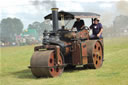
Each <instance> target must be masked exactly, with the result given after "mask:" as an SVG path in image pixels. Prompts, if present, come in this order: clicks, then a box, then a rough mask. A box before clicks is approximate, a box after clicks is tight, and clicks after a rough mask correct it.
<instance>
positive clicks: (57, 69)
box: [48, 52, 63, 77]
mask: <svg viewBox="0 0 128 85" xmlns="http://www.w3.org/2000/svg"><path fill="white" fill-rule="evenodd" d="M54 57H55V56H54V52H52V53H51V55H50V58H49V62H48V66H49V67H51V68H49V72H50V74H51V76H53V77H55V76H59V75H60V74H61V73H62V72H63V67H58V66H56V65H57V63H55V60H54ZM58 64H59V65H60V66H61V65H63V61H62V57H61V56H60V55H59V56H58Z"/></svg>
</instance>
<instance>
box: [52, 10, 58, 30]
mask: <svg viewBox="0 0 128 85" xmlns="http://www.w3.org/2000/svg"><path fill="white" fill-rule="evenodd" d="M51 10H52V23H53V32H56V31H57V30H58V29H59V24H58V8H52V9H51Z"/></svg>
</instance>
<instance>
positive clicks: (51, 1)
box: [30, 0, 56, 11]
mask: <svg viewBox="0 0 128 85" xmlns="http://www.w3.org/2000/svg"><path fill="white" fill-rule="evenodd" d="M30 2H31V3H32V5H34V6H35V7H36V8H37V9H45V10H46V11H48V10H49V9H50V8H56V0H33V1H30Z"/></svg>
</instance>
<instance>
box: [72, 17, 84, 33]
mask: <svg viewBox="0 0 128 85" xmlns="http://www.w3.org/2000/svg"><path fill="white" fill-rule="evenodd" d="M84 27H85V24H84V21H83V20H81V19H80V18H76V21H75V23H74V25H73V27H72V29H71V30H73V29H74V28H76V29H77V31H78V32H79V31H81V30H82V29H83V28H84Z"/></svg>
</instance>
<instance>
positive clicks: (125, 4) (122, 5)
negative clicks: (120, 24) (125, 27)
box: [116, 0, 128, 16]
mask: <svg viewBox="0 0 128 85" xmlns="http://www.w3.org/2000/svg"><path fill="white" fill-rule="evenodd" d="M116 6H117V11H118V12H119V13H120V14H121V15H126V16H128V1H125V0H120V1H119V2H117V4H116Z"/></svg>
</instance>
